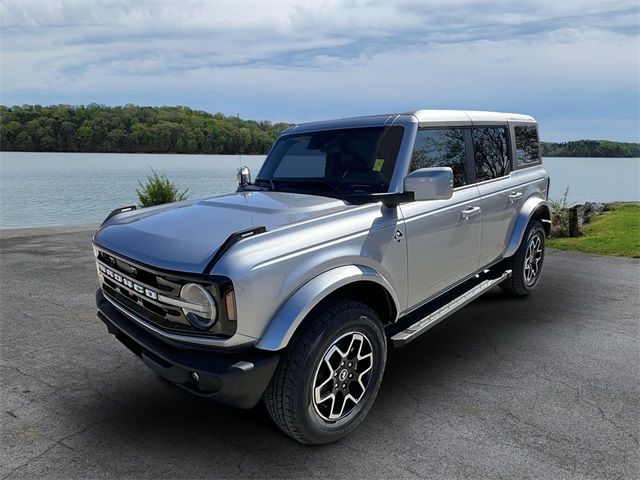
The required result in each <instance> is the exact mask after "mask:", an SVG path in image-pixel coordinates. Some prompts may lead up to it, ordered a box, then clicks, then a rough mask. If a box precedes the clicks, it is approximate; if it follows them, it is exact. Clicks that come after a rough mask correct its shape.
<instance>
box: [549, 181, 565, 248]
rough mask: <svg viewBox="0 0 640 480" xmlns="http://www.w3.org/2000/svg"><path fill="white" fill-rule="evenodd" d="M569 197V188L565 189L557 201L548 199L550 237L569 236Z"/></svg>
mask: <svg viewBox="0 0 640 480" xmlns="http://www.w3.org/2000/svg"><path fill="white" fill-rule="evenodd" d="M568 196H569V186H568V185H567V188H566V189H565V191H564V193H563V194H562V197H561V198H560V199H559V200H553V199H549V203H550V204H551V218H552V220H553V221H552V223H551V236H552V237H568V236H569V209H568V208H567V207H568V203H567V197H568Z"/></svg>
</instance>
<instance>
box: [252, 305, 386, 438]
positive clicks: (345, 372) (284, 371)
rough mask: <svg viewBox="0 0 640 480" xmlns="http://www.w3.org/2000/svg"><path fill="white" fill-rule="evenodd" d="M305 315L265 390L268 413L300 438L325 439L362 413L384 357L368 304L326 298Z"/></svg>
mask: <svg viewBox="0 0 640 480" xmlns="http://www.w3.org/2000/svg"><path fill="white" fill-rule="evenodd" d="M311 315H312V316H311V317H310V318H308V319H307V320H306V321H305V324H304V325H303V327H302V328H303V329H302V330H301V331H300V332H299V333H298V334H297V335H296V336H295V337H294V338H293V339H292V341H291V343H290V344H289V346H288V347H287V349H286V351H285V353H284V355H283V357H282V359H281V361H280V364H279V365H278V369H277V370H276V372H275V374H274V377H273V379H272V381H271V384H270V385H269V387H268V389H267V391H266V393H265V403H266V406H267V409H268V411H269V414H270V415H271V418H272V419H273V420H274V421H275V423H276V424H277V425H278V426H279V427H280V428H281V429H282V430H283V431H284V432H285V433H287V434H288V435H290V436H291V437H293V438H294V439H296V440H298V441H299V442H302V443H311V444H321V443H329V442H333V441H335V440H338V439H339V438H341V437H344V436H345V435H347V434H348V433H349V432H351V431H352V430H353V429H354V428H355V427H357V426H358V424H359V423H360V422H361V421H362V420H363V419H364V417H365V416H366V415H367V412H368V411H369V409H370V408H371V405H372V404H373V401H374V399H375V397H376V394H377V393H378V388H379V387H380V382H381V381H382V374H383V373H384V367H385V363H386V354H387V344H386V337H385V335H384V330H383V328H382V324H381V323H380V320H379V318H378V316H377V315H376V313H375V312H374V311H373V310H372V309H371V308H369V307H368V306H366V305H364V304H362V303H360V302H354V301H350V300H338V301H335V302H332V303H330V304H328V305H326V306H324V307H323V308H321V309H319V310H318V311H316V312H314V313H312V314H311Z"/></svg>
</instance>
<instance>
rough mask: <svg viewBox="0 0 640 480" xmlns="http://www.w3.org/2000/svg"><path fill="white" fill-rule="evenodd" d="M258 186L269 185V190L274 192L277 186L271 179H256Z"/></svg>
mask: <svg viewBox="0 0 640 480" xmlns="http://www.w3.org/2000/svg"><path fill="white" fill-rule="evenodd" d="M254 183H256V184H258V185H260V184H261V183H267V184H268V185H269V190H271V191H274V190H275V189H276V185H275V183H274V182H273V180H271V179H270V178H266V179H265V178H256V181H255V182H254Z"/></svg>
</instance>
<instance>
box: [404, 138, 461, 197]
mask: <svg viewBox="0 0 640 480" xmlns="http://www.w3.org/2000/svg"><path fill="white" fill-rule="evenodd" d="M428 167H451V169H452V170H453V186H454V187H459V186H461V185H466V183H467V169H466V154H465V141H464V130H463V129H461V128H443V129H424V130H418V133H417V135H416V144H415V146H414V147H413V154H412V155H411V165H410V167H409V171H410V172H412V171H414V170H417V169H418V168H428Z"/></svg>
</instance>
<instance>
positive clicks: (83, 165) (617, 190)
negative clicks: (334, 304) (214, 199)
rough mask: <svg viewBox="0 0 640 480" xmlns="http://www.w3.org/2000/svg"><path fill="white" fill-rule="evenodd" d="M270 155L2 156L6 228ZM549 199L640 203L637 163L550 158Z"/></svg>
mask: <svg viewBox="0 0 640 480" xmlns="http://www.w3.org/2000/svg"><path fill="white" fill-rule="evenodd" d="M263 160H264V156H246V155H244V156H242V158H240V157H239V156H230V155H150V154H143V155H137V154H108V153H106V154H101V153H17V152H3V153H0V228H16V227H33V226H48V225H71V224H81V223H98V222H100V221H102V220H103V219H104V217H105V216H106V215H107V214H108V213H109V212H110V211H111V210H113V209H114V208H116V207H120V206H123V205H130V204H134V203H136V202H137V196H136V187H137V186H138V184H137V180H144V179H145V177H146V175H147V174H148V173H149V172H150V170H151V168H153V169H155V170H156V171H157V172H165V173H166V174H167V176H168V177H169V178H170V179H172V180H173V181H174V182H175V183H176V185H177V186H178V187H180V188H189V194H190V196H192V197H201V196H206V195H212V194H218V193H224V192H230V191H233V190H235V186H236V184H235V173H236V170H237V169H238V167H239V166H241V165H248V166H249V168H251V172H252V173H253V175H254V176H255V174H256V173H257V172H258V170H259V168H260V165H261V164H262V162H263ZM544 164H545V167H546V168H547V170H548V172H549V174H550V175H551V194H550V196H551V198H556V199H557V198H560V197H561V196H562V193H563V191H564V189H565V188H566V187H567V186H569V201H570V202H586V201H602V202H608V201H616V200H620V201H640V159H638V158H597V159H596V158H546V159H545V160H544Z"/></svg>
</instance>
